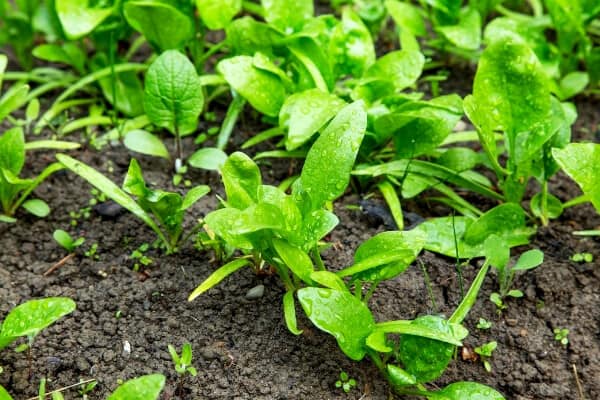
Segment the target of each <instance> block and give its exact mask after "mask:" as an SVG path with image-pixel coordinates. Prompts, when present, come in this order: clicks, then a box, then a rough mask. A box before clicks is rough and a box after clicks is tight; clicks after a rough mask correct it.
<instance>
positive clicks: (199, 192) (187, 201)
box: [180, 185, 210, 210]
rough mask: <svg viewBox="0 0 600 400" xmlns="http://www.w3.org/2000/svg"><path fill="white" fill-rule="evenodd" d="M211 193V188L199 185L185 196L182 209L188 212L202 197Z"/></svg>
mask: <svg viewBox="0 0 600 400" xmlns="http://www.w3.org/2000/svg"><path fill="white" fill-rule="evenodd" d="M209 192H210V187H208V186H207V185H199V186H196V187H194V188H192V189H190V190H189V191H188V192H187V193H186V194H185V197H184V198H183V201H182V203H181V207H180V209H181V210H187V209H188V208H190V207H191V206H192V205H193V204H195V203H196V202H197V201H198V200H200V199H201V198H202V197H204V196H205V195H207V194H208V193H209Z"/></svg>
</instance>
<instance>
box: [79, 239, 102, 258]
mask: <svg viewBox="0 0 600 400" xmlns="http://www.w3.org/2000/svg"><path fill="white" fill-rule="evenodd" d="M97 253H98V243H93V244H92V245H91V246H90V248H89V249H88V250H86V251H84V252H83V255H84V256H86V257H87V258H89V259H90V260H96V261H97V260H99V259H100V255H98V254H97Z"/></svg>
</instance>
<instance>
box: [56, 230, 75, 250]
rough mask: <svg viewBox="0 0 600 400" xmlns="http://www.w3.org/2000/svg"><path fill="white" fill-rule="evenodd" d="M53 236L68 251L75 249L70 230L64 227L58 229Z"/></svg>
mask: <svg viewBox="0 0 600 400" xmlns="http://www.w3.org/2000/svg"><path fill="white" fill-rule="evenodd" d="M52 237H53V238H54V240H56V242H57V243H58V244H60V245H61V246H62V247H64V248H65V250H67V251H73V238H72V237H71V235H69V233H68V232H66V231H63V230H62V229H57V230H55V231H54V233H53V234H52Z"/></svg>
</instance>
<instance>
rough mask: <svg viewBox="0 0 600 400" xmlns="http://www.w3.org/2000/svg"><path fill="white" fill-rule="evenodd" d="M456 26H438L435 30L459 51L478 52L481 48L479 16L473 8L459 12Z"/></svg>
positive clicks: (466, 8)
mask: <svg viewBox="0 0 600 400" xmlns="http://www.w3.org/2000/svg"><path fill="white" fill-rule="evenodd" d="M459 18H460V20H459V22H458V24H456V25H445V26H438V27H437V28H436V30H437V31H438V32H439V33H441V34H442V35H443V36H444V37H445V38H446V40H448V41H449V42H450V43H451V44H453V45H454V46H456V47H458V48H459V49H465V50H478V49H479V46H481V16H480V15H479V12H478V11H477V10H476V9H475V8H473V7H465V8H463V9H462V10H461V12H460V17H459Z"/></svg>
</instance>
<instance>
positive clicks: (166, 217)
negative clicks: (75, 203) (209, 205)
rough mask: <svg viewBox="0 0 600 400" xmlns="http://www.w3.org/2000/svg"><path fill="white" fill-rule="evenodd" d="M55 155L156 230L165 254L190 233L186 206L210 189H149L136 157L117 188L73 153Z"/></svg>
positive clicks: (206, 187)
mask: <svg viewBox="0 0 600 400" xmlns="http://www.w3.org/2000/svg"><path fill="white" fill-rule="evenodd" d="M56 158H57V159H58V160H59V161H60V163H61V164H62V165H64V166H65V167H66V168H68V169H69V170H71V171H73V172H74V173H76V174H77V175H79V176H81V177H82V178H83V179H85V180H87V181H88V182H89V183H90V184H91V185H93V186H94V187H96V188H97V189H98V190H100V191H101V192H102V193H104V194H105V195H106V197H108V198H110V199H112V200H113V201H115V202H117V203H119V204H120V205H121V206H123V207H124V208H125V209H127V210H128V211H130V212H131V213H132V214H134V215H135V216H136V217H138V218H139V219H141V220H142V221H143V222H144V223H146V225H148V226H149V227H150V228H151V229H152V230H153V231H154V232H156V234H157V235H158V237H159V239H160V242H161V245H162V246H164V248H165V249H166V251H167V254H169V253H173V252H176V251H178V249H179V246H180V245H181V244H182V243H183V242H185V240H187V239H188V238H189V237H190V236H191V235H192V234H193V231H192V232H191V233H190V234H188V235H186V236H185V237H182V233H183V216H184V213H185V210H187V209H188V208H190V207H191V206H192V205H193V204H194V203H196V202H197V201H198V200H199V199H200V198H202V197H203V196H204V195H206V194H207V193H208V192H209V191H210V188H209V187H208V186H206V185H200V186H196V187H194V188H192V189H190V190H189V191H188V192H187V194H186V195H185V196H183V197H182V196H181V195H180V194H179V193H174V192H167V191H163V190H154V189H150V188H148V187H147V186H146V183H145V181H144V177H143V176H142V170H141V168H140V166H139V164H138V162H137V160H135V159H132V160H131V162H130V164H129V170H128V171H127V175H126V177H125V180H124V182H123V189H120V188H119V187H118V186H117V185H115V184H114V183H113V182H112V181H111V180H110V179H108V178H107V177H105V176H104V175H102V174H101V173H100V172H98V171H96V170H95V169H93V168H92V167H90V166H88V165H86V164H84V163H82V162H80V161H77V160H75V159H74V158H72V157H69V156H67V155H65V154H58V155H57V156H56ZM130 195H132V196H135V198H136V199H135V200H134V199H133V198H132V197H131V196H130Z"/></svg>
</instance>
